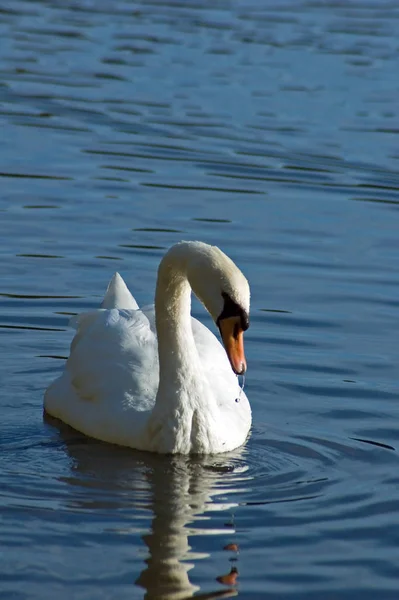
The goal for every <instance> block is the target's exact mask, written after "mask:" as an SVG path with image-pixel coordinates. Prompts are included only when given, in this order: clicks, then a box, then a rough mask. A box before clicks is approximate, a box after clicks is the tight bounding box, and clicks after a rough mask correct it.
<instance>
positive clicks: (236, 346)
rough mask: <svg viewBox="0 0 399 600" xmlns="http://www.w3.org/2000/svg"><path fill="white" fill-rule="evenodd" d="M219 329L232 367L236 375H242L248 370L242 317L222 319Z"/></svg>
mask: <svg viewBox="0 0 399 600" xmlns="http://www.w3.org/2000/svg"><path fill="white" fill-rule="evenodd" d="M219 329H220V334H221V336H222V340H223V344H224V347H225V350H226V354H227V356H228V357H229V361H230V364H231V367H232V369H233V371H234V373H236V374H237V375H242V374H243V373H245V371H246V370H247V361H246V360H245V354H244V332H243V330H242V327H241V319H240V317H227V318H226V319H221V320H220V321H219Z"/></svg>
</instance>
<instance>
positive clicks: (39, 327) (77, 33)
mask: <svg viewBox="0 0 399 600" xmlns="http://www.w3.org/2000/svg"><path fill="white" fill-rule="evenodd" d="M0 17H1V18H0V35H1V40H2V52H1V58H0V73H1V78H0V127H1V145H0V182H1V187H0V239H1V244H0V253H1V260H0V329H1V341H2V343H1V344H0V381H1V391H2V393H1V397H0V404H1V407H0V408H1V426H0V446H1V448H0V462H1V468H0V517H1V521H2V527H1V530H0V544H1V554H0V592H1V594H0V595H1V596H2V597H4V598H7V599H8V598H10V599H11V598H15V599H18V600H20V599H25V598H38V599H39V598H40V599H45V598H54V597H55V596H57V597H58V598H60V600H61V599H63V598H65V599H67V598H79V599H80V598H88V599H91V598H96V599H100V598H104V599H110V598H118V599H123V598H129V599H133V598H144V597H145V598H147V599H152V600H155V599H160V598H163V599H167V600H171V599H183V598H189V597H192V596H193V595H195V596H197V597H200V598H220V597H232V596H233V595H238V596H239V597H241V598H243V599H246V598H248V599H249V598H254V599H258V598H270V599H277V598H278V599H279V600H280V599H284V600H291V599H292V600H294V599H295V600H302V599H303V600H305V598H306V600H312V599H313V598H314V599H315V600H316V599H319V598H321V597H322V598H323V599H325V600H330V599H331V600H345V599H349V598H350V599H351V600H352V599H362V600H368V599H374V598H380V599H382V600H385V599H387V600H388V599H391V598H392V599H396V598H397V597H398V588H399V584H398V563H399V555H398V544H399V509H398V506H399V491H398V483H399V477H398V457H397V446H398V437H399V436H398V428H397V421H398V416H399V409H398V384H397V365H398V362H399V351H398V339H399V319H398V308H399V300H398V297H399V296H398V289H399V268H398V264H399V262H398V259H399V241H398V226H399V223H398V221H399V219H398V215H399V213H398V207H399V193H398V190H399V176H398V158H399V146H398V132H399V129H398V122H399V110H398V103H397V98H398V94H399V80H398V77H397V64H398V59H399V56H398V44H397V39H398V33H399V10H398V7H397V5H396V3H394V2H389V1H387V2H383V3H381V2H379V1H378V2H377V1H375V2H373V1H368V2H366V1H358V2H348V3H341V2H338V1H337V2H334V1H332V2H329V3H325V2H321V1H320V2H317V1H316V2H307V1H306V0H301V1H298V2H291V3H290V2H277V1H275V2H272V1H271V0H270V1H269V0H268V1H266V2H265V1H260V0H254V1H253V2H250V3H248V2H244V1H242V0H234V1H232V2H227V1H224V0H222V1H220V2H217V3H215V2H210V1H207V0H198V1H197V2H193V1H188V2H187V1H185V2H179V1H176V2H163V1H161V0H159V1H146V2H141V3H140V2H129V1H123V0H115V1H114V2H113V3H112V6H111V4H110V3H107V2H103V1H100V2H91V1H90V0H84V1H81V2H72V1H68V2H51V3H50V2H45V1H44V0H42V1H32V2H23V1H20V0H14V1H13V2H12V3H11V2H8V3H6V4H5V5H4V6H3V7H2V8H1V11H0ZM181 239H201V240H203V241H206V242H209V243H213V244H217V245H219V246H220V247H222V248H223V250H225V251H226V252H227V253H228V254H229V255H230V256H231V257H232V258H233V259H234V260H235V261H236V262H237V263H238V264H239V266H240V267H241V268H242V270H243V271H244V272H245V274H246V275H247V277H248V279H249V280H250V284H251V290H252V314H251V327H250V329H249V331H248V332H247V335H246V352H247V360H248V364H249V371H248V378H247V385H246V391H247V394H248V396H249V398H250V401H251V404H252V407H253V416H254V426H253V430H252V433H251V437H250V439H249V441H248V443H247V444H246V446H245V447H244V448H242V449H240V450H238V451H236V452H235V453H232V454H230V455H226V456H219V457H208V458H202V459H200V458H197V459H189V458H184V457H175V458H171V457H157V456H151V455H147V454H145V453H135V452H132V451H130V450H126V449H121V448H116V447H111V446H108V445H105V444H101V443H99V442H96V441H93V440H88V439H87V438H85V437H84V436H82V435H80V434H78V433H76V432H73V431H72V430H70V429H68V428H66V427H60V426H59V425H57V424H56V423H54V422H52V421H49V420H43V416H42V396H43V392H44V390H45V388H46V387H47V385H48V384H49V383H50V381H52V379H54V378H55V377H56V376H57V375H58V373H59V372H60V371H61V369H62V368H63V364H64V361H65V357H66V356H67V354H68V347H69V343H70V340H71V337H72V331H71V330H70V329H68V326H67V324H68V318H69V316H70V315H71V314H75V313H77V312H79V311H83V310H86V309H88V308H92V307H96V306H98V305H99V303H100V301H101V296H102V294H103V293H104V290H105V289H106V285H107V283H108V281H109V279H110V278H111V276H112V274H113V272H114V271H116V270H118V271H120V272H121V273H122V275H123V276H124V277H125V279H126V281H127V282H128V284H129V286H130V289H131V290H132V292H133V294H134V295H135V296H136V298H137V300H138V302H139V304H146V303H148V302H150V301H151V300H152V297H153V289H154V284H155V273H156V268H157V265H158V262H159V260H160V258H161V256H162V255H163V253H164V252H165V250H166V249H167V248H168V247H169V246H170V245H171V244H173V243H175V242H177V241H179V240H181ZM194 314H195V316H197V317H199V318H201V319H202V320H203V321H204V322H206V323H207V324H209V325H210V326H212V325H211V323H210V320H209V318H208V317H207V316H206V315H204V313H203V310H202V309H201V307H200V306H199V304H197V303H196V304H194Z"/></svg>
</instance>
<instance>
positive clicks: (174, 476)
mask: <svg viewBox="0 0 399 600" xmlns="http://www.w3.org/2000/svg"><path fill="white" fill-rule="evenodd" d="M51 422H52V423H53V424H54V421H52V420H51ZM57 426H58V427H60V433H61V436H62V438H63V442H64V443H65V447H66V449H67V452H68V455H69V457H70V459H71V461H72V462H71V471H70V474H69V475H68V476H67V477H63V481H64V482H66V483H68V484H69V485H70V486H72V487H71V498H70V500H68V506H69V507H70V508H73V509H75V510H76V509H79V510H82V509H86V510H90V511H93V510H95V511H98V510H102V511H104V510H107V511H118V512H117V513H116V515H117V516H121V518H120V520H119V521H118V528H117V529H113V532H114V533H115V531H117V533H119V534H124V535H131V536H136V538H135V543H136V544H137V535H138V534H142V532H143V530H144V529H146V525H145V524H144V525H143V520H144V519H145V518H146V517H147V516H148V511H150V513H151V514H150V518H151V525H150V528H149V532H148V533H145V534H144V535H142V537H141V539H142V540H143V542H144V544H145V546H146V547H147V549H148V555H147V557H146V558H145V559H144V562H145V566H144V568H143V570H142V571H141V573H140V574H139V575H138V577H137V571H136V574H133V577H136V581H135V583H136V585H138V586H140V587H142V588H144V590H145V595H144V598H146V600H160V599H162V600H182V599H183V598H191V597H193V596H194V594H195V597H196V598H203V599H205V598H208V599H211V598H227V597H232V596H235V595H236V594H237V592H236V590H235V587H234V586H235V585H236V583H237V577H238V567H237V564H236V562H235V560H236V557H237V554H238V547H237V544H236V542H235V541H234V539H232V538H231V534H234V526H233V523H232V522H231V523H228V524H227V525H228V528H226V527H222V528H220V527H219V528H212V527H209V525H210V522H211V518H212V517H211V516H209V515H208V513H209V512H211V511H212V512H213V511H216V510H218V511H220V510H222V511H229V512H227V514H226V519H225V521H232V515H233V512H234V509H235V507H236V506H237V503H235V502H234V501H233V500H234V496H233V494H232V493H233V492H237V491H239V488H240V487H242V484H243V483H244V482H246V483H247V481H248V479H249V477H248V475H247V474H246V472H245V471H246V465H245V460H244V459H243V456H242V455H243V452H244V450H237V451H234V452H232V453H229V454H226V455H223V456H218V457H210V456H208V457H201V458H200V457H197V458H193V457H191V458H189V457H186V456H160V455H153V454H150V453H141V452H136V451H132V450H129V449H126V448H119V447H116V446H112V445H109V444H103V443H101V442H98V441H95V440H90V439H88V438H86V437H84V436H82V435H81V434H78V433H76V432H72V430H70V429H69V428H66V427H64V426H60V425H59V424H58V423H57ZM226 496H228V500H230V498H231V501H230V502H227V501H226ZM229 513H230V514H229ZM202 523H203V524H204V526H201V524H202ZM108 532H109V529H108ZM199 535H201V536H210V535H214V536H221V535H223V536H224V537H223V538H220V539H221V541H220V543H219V544H217V543H216V544H215V543H214V542H212V544H210V543H209V544H208V545H207V549H209V550H210V552H203V553H198V552H194V551H193V550H192V549H191V546H190V542H189V538H190V536H199ZM227 542H228V543H227ZM105 543H106V541H105ZM213 548H215V551H217V552H218V551H219V550H221V549H225V550H226V561H225V567H226V568H225V569H224V570H223V573H222V574H220V575H219V576H217V577H215V578H214V579H213V580H211V581H208V582H207V585H206V587H207V589H209V588H211V589H212V591H207V593H202V594H201V593H199V594H198V591H199V590H200V588H199V586H198V585H194V584H193V583H191V581H190V571H191V570H192V569H193V568H194V567H195V565H196V563H197V561H199V560H201V559H204V558H208V557H210V556H211V554H212V549H213ZM232 562H233V564H234V566H233V567H232V568H231V563H232ZM133 577H132V580H133Z"/></svg>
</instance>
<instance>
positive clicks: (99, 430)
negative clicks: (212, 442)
mask: <svg viewBox="0 0 399 600" xmlns="http://www.w3.org/2000/svg"><path fill="white" fill-rule="evenodd" d="M73 325H74V326H75V327H76V328H77V331H76V335H75V337H74V339H73V340H72V343H71V352H70V356H69V358H68V360H67V363H66V366H65V369H64V372H63V373H62V374H61V376H60V377H59V378H58V379H56V380H55V381H54V382H53V383H52V384H51V385H50V387H49V388H48V389H47V391H46V394H45V398H44V406H45V409H46V411H47V412H48V413H49V414H50V415H52V416H54V417H57V418H59V419H61V420H62V421H64V422H66V423H68V424H69V425H71V426H72V427H74V428H75V429H78V430H79V431H82V432H83V433H86V434H87V435H90V436H92V437H96V438H98V439H101V440H103V441H109V442H114V443H119V444H122V445H127V446H131V445H136V447H138V446H139V445H140V439H139V438H140V436H143V434H144V430H145V424H146V421H147V418H148V414H149V412H150V410H151V408H152V406H153V405H154V402H155V397H156V392H157V389H158V382H159V369H158V355H157V342H156V336H155V334H154V331H153V330H152V328H151V326H150V323H149V320H148V319H147V317H146V316H145V314H144V313H143V312H142V311H141V310H124V309H116V308H113V309H109V310H102V309H99V310H95V311H91V312H88V313H84V314H82V315H79V317H77V318H75V319H74V322H73ZM136 442H137V443H136Z"/></svg>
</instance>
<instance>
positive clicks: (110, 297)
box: [101, 273, 139, 310]
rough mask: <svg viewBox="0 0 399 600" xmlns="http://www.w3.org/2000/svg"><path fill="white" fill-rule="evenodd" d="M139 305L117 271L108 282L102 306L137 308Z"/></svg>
mask: <svg viewBox="0 0 399 600" xmlns="http://www.w3.org/2000/svg"><path fill="white" fill-rule="evenodd" d="M138 307H139V305H138V304H137V302H136V300H135V299H134V298H133V296H132V294H131V293H130V292H129V290H128V288H127V285H126V283H125V282H124V281H123V279H122V277H121V276H120V275H119V273H115V275H114V276H113V277H112V279H111V281H110V282H109V284H108V288H107V291H106V293H105V296H104V300H103V301H102V304H101V308H125V309H130V310H137V309H138Z"/></svg>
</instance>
